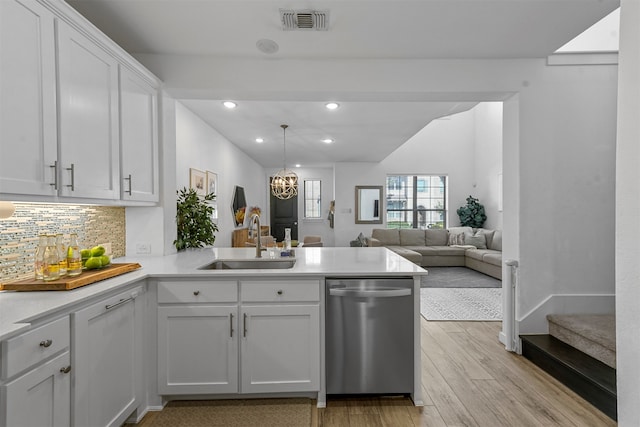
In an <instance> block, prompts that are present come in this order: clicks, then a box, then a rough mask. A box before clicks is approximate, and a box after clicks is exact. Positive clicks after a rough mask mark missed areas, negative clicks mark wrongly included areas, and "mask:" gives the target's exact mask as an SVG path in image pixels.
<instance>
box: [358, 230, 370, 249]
mask: <svg viewBox="0 0 640 427" xmlns="http://www.w3.org/2000/svg"><path fill="white" fill-rule="evenodd" d="M358 241H359V242H360V246H362V247H365V246H369V242H367V238H366V237H364V234H362V233H360V234H358Z"/></svg>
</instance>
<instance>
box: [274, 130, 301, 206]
mask: <svg viewBox="0 0 640 427" xmlns="http://www.w3.org/2000/svg"><path fill="white" fill-rule="evenodd" d="M280 127H281V128H282V161H283V166H282V170H280V171H278V173H276V174H275V176H274V177H273V178H271V194H273V195H274V196H275V197H277V198H278V199H281V200H288V199H290V198H292V197H295V196H297V195H298V175H296V174H295V172H293V171H291V170H288V169H287V146H286V144H287V128H288V127H289V126H288V125H280Z"/></svg>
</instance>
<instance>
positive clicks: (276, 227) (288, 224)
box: [269, 194, 298, 242]
mask: <svg viewBox="0 0 640 427" xmlns="http://www.w3.org/2000/svg"><path fill="white" fill-rule="evenodd" d="M269 197H270V199H271V203H270V205H271V235H272V236H273V237H275V238H276V240H277V241H278V242H281V241H283V240H284V229H285V228H290V229H291V240H298V196H294V197H292V198H290V199H288V200H281V199H278V198H277V197H275V196H274V195H273V194H270V196H269Z"/></svg>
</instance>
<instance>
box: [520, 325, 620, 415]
mask: <svg viewBox="0 0 640 427" xmlns="http://www.w3.org/2000/svg"><path fill="white" fill-rule="evenodd" d="M520 338H521V339H522V355H523V356H524V357H526V358H527V359H529V360H531V361H532V362H533V363H534V364H536V365H538V366H539V367H540V368H542V369H543V370H545V371H546V372H548V373H549V374H550V375H552V376H553V377H555V378H556V379H558V380H559V381H560V382H562V383H563V384H565V385H566V386H567V387H569V388H570V389H572V390H573V391H575V392H576V393H578V394H579V395H580V396H582V397H583V398H584V399H585V400H587V401H589V402H590V403H591V404H592V405H594V406H595V407H597V408H598V409H600V410H601V411H602V412H604V413H605V414H607V415H608V416H609V417H611V418H612V419H614V420H615V419H616V418H617V395H616V370H615V369H613V368H611V367H610V366H607V365H606V364H604V363H602V362H600V361H599V360H597V359H594V358H593V357H591V356H589V355H587V354H585V353H583V352H581V351H580V350H577V349H575V348H573V347H571V346H570V345H568V344H566V343H564V342H562V341H560V340H559V339H557V338H555V337H553V336H551V335H521V336H520Z"/></svg>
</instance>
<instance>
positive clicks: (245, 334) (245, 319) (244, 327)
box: [242, 313, 247, 337]
mask: <svg viewBox="0 0 640 427" xmlns="http://www.w3.org/2000/svg"><path fill="white" fill-rule="evenodd" d="M242 329H243V331H242V336H243V337H246V336H247V313H245V314H244V317H243V319H242Z"/></svg>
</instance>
